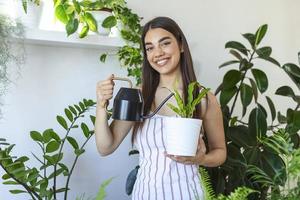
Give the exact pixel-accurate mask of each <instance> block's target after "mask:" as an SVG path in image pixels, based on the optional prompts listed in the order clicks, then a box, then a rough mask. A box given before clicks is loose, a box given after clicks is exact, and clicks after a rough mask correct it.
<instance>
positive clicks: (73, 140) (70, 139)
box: [67, 136, 79, 149]
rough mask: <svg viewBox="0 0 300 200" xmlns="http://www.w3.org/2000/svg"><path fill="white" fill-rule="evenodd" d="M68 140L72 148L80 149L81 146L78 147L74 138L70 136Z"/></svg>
mask: <svg viewBox="0 0 300 200" xmlns="http://www.w3.org/2000/svg"><path fill="white" fill-rule="evenodd" d="M67 140H68V142H69V143H70V144H71V145H72V147H73V148H74V149H79V145H78V143H77V142H76V140H75V139H74V138H72V137H71V136H68V137H67Z"/></svg>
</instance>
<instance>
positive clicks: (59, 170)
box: [48, 168, 64, 179]
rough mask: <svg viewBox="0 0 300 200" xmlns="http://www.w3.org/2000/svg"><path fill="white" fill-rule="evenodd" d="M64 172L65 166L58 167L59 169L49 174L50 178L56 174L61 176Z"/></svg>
mask: <svg viewBox="0 0 300 200" xmlns="http://www.w3.org/2000/svg"><path fill="white" fill-rule="evenodd" d="M63 172H64V169H63V168H60V169H58V170H56V171H54V172H52V173H51V174H50V175H49V177H48V179H51V178H54V176H56V177H58V176H59V175H60V174H61V173H63Z"/></svg>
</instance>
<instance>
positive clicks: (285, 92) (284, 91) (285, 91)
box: [275, 86, 295, 98]
mask: <svg viewBox="0 0 300 200" xmlns="http://www.w3.org/2000/svg"><path fill="white" fill-rule="evenodd" d="M275 94H277V95H281V96H287V97H292V98H294V97H295V93H294V91H293V89H292V88H290V87H289V86H281V87H280V88H278V89H277V90H276V92H275Z"/></svg>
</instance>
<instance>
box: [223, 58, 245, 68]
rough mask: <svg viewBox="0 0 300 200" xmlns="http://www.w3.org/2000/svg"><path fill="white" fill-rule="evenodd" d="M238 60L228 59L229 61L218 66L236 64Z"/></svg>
mask: <svg viewBox="0 0 300 200" xmlns="http://www.w3.org/2000/svg"><path fill="white" fill-rule="evenodd" d="M239 62H240V61H238V60H230V61H227V62H225V63H223V64H222V65H220V66H219V68H222V67H225V66H228V65H232V64H236V63H239Z"/></svg>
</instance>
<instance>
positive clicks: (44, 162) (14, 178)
mask: <svg viewBox="0 0 300 200" xmlns="http://www.w3.org/2000/svg"><path fill="white" fill-rule="evenodd" d="M94 105H95V102H94V101H92V100H86V99H83V101H81V102H79V103H78V104H75V105H70V106H68V107H67V108H65V110H64V112H65V117H63V116H60V115H58V116H57V117H56V120H57V122H58V123H59V124H60V125H61V126H62V127H63V129H64V130H65V133H64V134H63V135H62V134H58V133H57V132H56V131H55V130H53V129H46V130H44V131H43V132H38V131H31V132H30V137H31V138H32V139H33V141H35V142H36V144H37V145H38V146H39V147H40V150H41V151H40V154H35V153H32V156H33V157H32V158H34V159H36V160H37V161H38V163H39V165H38V166H28V165H27V164H26V162H27V161H28V160H30V158H29V157H27V156H14V155H12V150H13V148H14V146H15V145H14V144H9V143H7V142H6V140H5V139H4V138H0V166H1V168H3V170H4V171H5V174H4V175H3V176H2V179H3V181H4V182H3V184H6V185H14V186H16V189H13V190H10V192H11V193H13V194H19V193H27V194H28V195H30V197H31V198H32V199H34V200H35V199H38V200H41V199H46V200H51V199H58V194H59V193H63V199H65V200H67V199H68V191H69V190H70V188H69V183H70V180H71V176H72V173H73V171H74V169H75V166H76V164H77V162H78V159H79V157H80V156H81V155H82V154H83V153H84V152H85V149H84V148H85V145H86V144H87V143H88V141H89V140H90V138H91V137H92V136H93V134H94V131H93V130H91V129H89V127H88V125H87V124H86V123H84V122H81V123H79V122H78V121H79V119H80V118H82V117H84V116H85V115H86V114H87V112H88V111H89V110H90V109H91V108H92V107H94ZM89 117H90V120H91V122H92V123H93V124H94V123H95V117H94V116H93V115H90V116H89ZM79 127H80V129H81V131H82V134H83V136H84V140H83V141H82V142H81V143H79V142H78V141H77V140H76V139H75V138H74V137H72V136H71V131H72V130H73V129H77V128H79ZM67 144H68V145H70V146H72V147H73V149H74V161H73V163H72V165H71V166H67V165H66V164H64V162H63V158H64V147H65V146H66V145H67ZM59 177H60V178H62V177H64V178H65V184H64V185H59V184H58V181H57V179H58V178H59ZM20 187H21V188H20ZM22 188H23V189H22ZM59 199H60V198H59Z"/></svg>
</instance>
